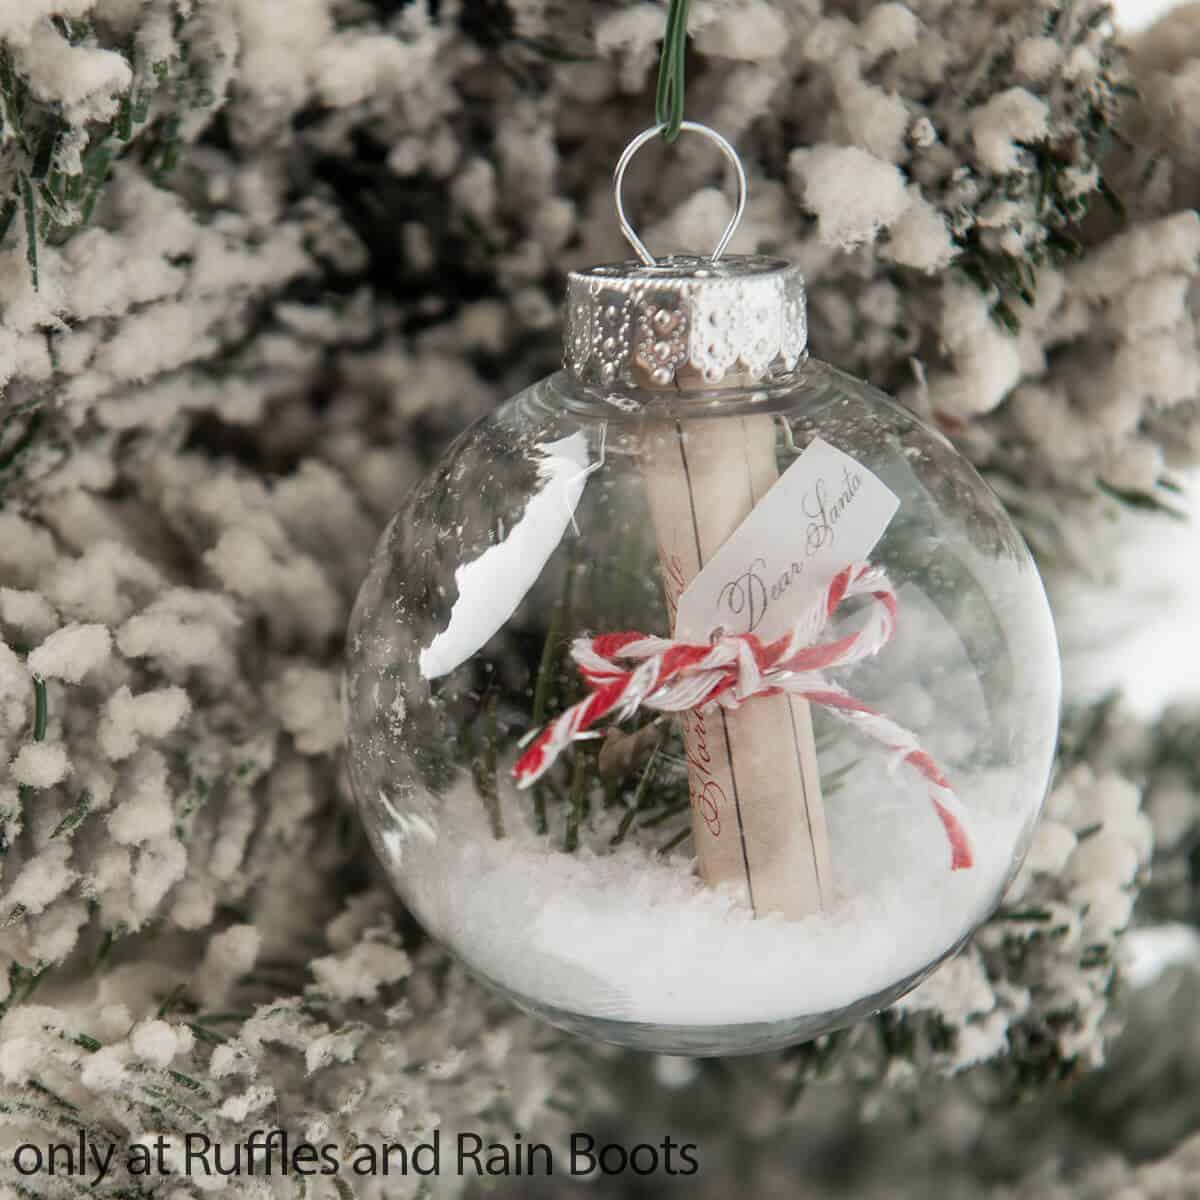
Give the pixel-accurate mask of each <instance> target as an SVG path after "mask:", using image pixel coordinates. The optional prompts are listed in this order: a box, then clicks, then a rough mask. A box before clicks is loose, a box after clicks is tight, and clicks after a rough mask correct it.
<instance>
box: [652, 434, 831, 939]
mask: <svg viewBox="0 0 1200 1200" xmlns="http://www.w3.org/2000/svg"><path fill="white" fill-rule="evenodd" d="M775 438H776V427H775V423H774V420H773V419H772V418H771V417H770V416H769V415H767V414H755V415H751V416H743V417H736V418H735V417H727V418H722V419H708V420H705V419H698V420H688V421H687V422H686V423H677V422H674V421H670V420H665V419H664V420H657V421H650V422H648V423H647V424H646V426H645V427H644V430H643V434H642V441H641V465H642V474H643V478H644V480H645V484H646V492H647V496H648V499H649V504H650V512H651V516H652V519H653V522H654V529H655V534H656V537H657V540H658V552H659V557H660V561H661V565H662V572H663V579H664V587H665V590H666V598H667V607H668V611H669V613H670V617H671V633H672V635H673V636H674V635H676V629H675V625H676V610H677V606H678V602H679V597H680V595H681V594H682V593H683V590H684V589H685V588H686V587H687V585H688V584H689V583H690V582H691V581H692V579H694V578H695V576H696V575H697V573H698V572H699V571H700V569H701V567H703V566H704V564H705V563H706V562H708V560H709V559H710V558H711V557H712V556H713V554H714V553H715V552H716V551H717V549H718V548H719V547H720V546H721V545H722V544H723V543H724V542H725V540H726V539H727V538H728V537H729V536H730V535H731V534H732V533H733V531H734V530H735V529H736V528H737V527H738V525H739V524H740V523H741V521H742V520H743V518H745V517H746V516H747V514H748V513H749V512H750V510H751V509H752V508H753V507H754V506H755V505H756V504H757V503H758V502H759V501H760V500H761V499H762V498H763V496H765V495H766V493H767V491H768V489H769V488H770V487H771V485H772V484H773V483H774V482H775V480H776V479H777V478H778V475H779V469H778V465H777V461H776V456H775ZM714 632H715V631H714ZM728 632H730V633H733V632H742V631H741V630H729V631H728ZM680 720H681V721H682V724H683V740H684V747H685V751H686V755H687V767H688V783H689V791H690V795H691V805H692V833H693V838H694V843H695V850H696V857H697V861H698V864H699V869H700V874H701V876H702V877H703V879H704V880H705V882H707V883H708V884H710V885H712V886H717V885H721V884H724V885H729V886H732V887H735V888H738V889H739V890H740V891H741V894H742V895H743V897H744V899H745V901H746V903H747V904H748V905H749V906H750V907H751V909H752V910H753V912H754V914H755V915H756V916H760V917H762V916H766V915H768V914H770V913H781V914H782V915H783V916H784V917H787V918H790V919H796V918H800V917H803V916H806V915H807V914H809V913H813V912H816V911H818V910H820V909H822V908H825V907H827V906H829V905H830V904H831V902H832V898H833V885H832V872H831V869H830V862H829V838H828V832H827V830H826V826H825V808H824V804H823V802H822V798H821V779H820V774H819V772H818V769H817V751H816V744H815V742H814V739H813V730H812V717H811V714H810V711H809V705H808V703H807V702H806V701H804V700H799V699H795V698H792V697H789V696H787V695H773V696H755V697H753V698H752V699H750V700H748V701H747V702H746V703H745V704H743V705H742V706H741V707H740V708H738V709H736V710H734V711H728V710H725V709H720V708H712V709H709V710H708V711H705V712H685V713H682V714H681V716H680Z"/></svg>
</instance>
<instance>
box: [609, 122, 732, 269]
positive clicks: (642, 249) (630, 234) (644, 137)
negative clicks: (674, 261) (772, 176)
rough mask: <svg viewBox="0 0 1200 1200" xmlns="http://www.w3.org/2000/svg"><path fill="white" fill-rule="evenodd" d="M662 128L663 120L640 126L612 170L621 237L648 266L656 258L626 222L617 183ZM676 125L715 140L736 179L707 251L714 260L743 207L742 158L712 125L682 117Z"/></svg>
mask: <svg viewBox="0 0 1200 1200" xmlns="http://www.w3.org/2000/svg"><path fill="white" fill-rule="evenodd" d="M666 128H667V126H666V123H665V122H664V123H663V124H660V125H652V126H651V127H650V128H649V129H644V130H642V132H641V133H639V134H638V135H637V137H635V138H634V139H633V140H632V141H631V142H630V143H629V145H628V146H626V147H625V149H624V151H622V153H621V157H620V158H619V159H618V160H617V165H616V169H615V170H614V171H613V199H614V201H615V203H616V208H617V221H618V223H619V224H620V226H621V232H622V233H623V234H624V235H625V240H626V241H627V242H628V243H629V244H630V245H631V246H632V247H633V249H634V253H635V254H636V255H637V256H638V258H640V259H641V260H642V262H643V263H645V264H646V266H648V267H656V266H658V260H657V259H656V258H655V257H654V255H653V254H651V253H650V251H649V250H647V249H646V243H645V242H643V241H642V239H641V238H640V237H639V236H638V234H637V230H635V229H634V227H633V226H632V225H631V224H630V223H629V218H628V216H626V214H625V203H624V201H623V200H622V198H621V187H622V185H623V184H624V182H625V171H626V168H627V167H628V166H629V163H630V160H631V159H632V158H633V156H634V155H635V154H636V153H637V152H638V151H639V150H640V149H641V148H642V147H643V146H644V145H645V144H646V143H647V142H648V141H650V140H651V139H652V138H655V137H657V136H658V135H659V134H660V133H662V132H663V131H664V130H665V129H666ZM679 128H680V129H681V130H687V131H688V132H689V133H701V134H703V135H704V136H705V137H706V138H708V140H709V141H710V142H713V143H715V144H716V145H717V147H718V148H719V149H720V151H721V153H722V154H724V155H725V158H726V159H727V160H728V162H729V163H730V165H731V166H732V167H733V171H734V175H735V177H736V179H737V203H736V205H735V206H734V210H733V216H732V217H731V218H730V219H729V224H728V225H726V226H725V232H724V233H723V234H721V240H720V241H719V242H717V245H716V249H714V250H713V252H712V254H710V255H709V261H710V262H716V261H717V259H718V258H720V257H721V255H722V254H724V253H725V247H726V246H728V245H729V239H730V238H732V237H733V235H734V233H735V232H736V231H737V227H738V225H739V224H740V223H741V220H742V214H743V213H744V212H745V211H746V172H745V170H744V169H743V168H742V160H741V159H740V158H739V157H738V153H737V151H736V150H735V149H734V148H733V147H732V146H731V145H730V144H729V142H728V141H727V140H726V139H725V138H723V137H722V136H721V135H720V134H719V133H718V132H717V131H716V130H715V129H710V128H709V127H708V126H707V125H701V124H700V123H699V122H698V121H684V122H682V123H681V124H680V126H679Z"/></svg>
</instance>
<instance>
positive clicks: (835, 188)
mask: <svg viewBox="0 0 1200 1200" xmlns="http://www.w3.org/2000/svg"><path fill="white" fill-rule="evenodd" d="M788 166H789V169H790V170H791V171H792V173H793V174H795V175H799V176H800V177H801V178H802V180H803V191H804V203H805V206H806V207H807V208H808V209H809V210H811V211H812V212H814V213H816V216H817V228H818V232H819V233H820V237H821V241H823V242H825V243H826V244H827V245H830V246H843V247H846V246H853V245H856V244H858V243H859V242H870V241H873V240H874V239H875V237H876V235H877V234H878V233H879V231H880V230H881V229H883V228H885V227H887V226H889V225H891V224H892V223H893V222H894V221H896V220H897V219H898V218H899V217H900V215H901V213H903V212H904V210H905V209H906V208H907V207H908V204H909V196H908V193H907V192H906V191H905V184H904V176H903V175H902V174H901V173H900V171H899V169H898V168H897V167H896V166H895V165H894V164H892V163H889V162H884V161H883V160H882V159H879V158H876V157H875V156H874V155H873V154H870V153H868V152H867V151H866V150H862V149H860V148H859V147H857V146H816V147H814V148H813V149H811V150H794V151H792V155H791V158H790V159H789V160H788Z"/></svg>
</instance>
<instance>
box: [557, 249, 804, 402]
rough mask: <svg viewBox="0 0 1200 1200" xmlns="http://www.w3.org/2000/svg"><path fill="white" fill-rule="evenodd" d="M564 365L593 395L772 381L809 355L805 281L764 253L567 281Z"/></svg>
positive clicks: (615, 268) (607, 268)
mask: <svg viewBox="0 0 1200 1200" xmlns="http://www.w3.org/2000/svg"><path fill="white" fill-rule="evenodd" d="M566 318H567V323H566V339H565V347H564V355H563V365H564V367H565V368H566V371H567V374H568V375H569V376H570V378H571V379H572V380H573V381H574V382H576V383H579V384H583V385H586V386H593V387H602V388H607V387H617V386H623V387H639V386H640V387H645V386H652V387H656V388H663V387H671V386H672V385H674V384H676V383H677V382H678V381H679V378H680V373H681V372H686V373H687V374H688V375H689V376H690V377H691V378H693V379H696V378H697V377H699V378H702V380H703V382H704V383H705V384H707V385H708V386H710V387H711V386H720V385H721V384H722V383H734V382H737V383H748V382H760V381H763V380H769V379H772V378H775V377H777V376H779V375H782V374H786V373H787V372H789V371H791V370H793V369H794V368H795V366H796V364H797V362H799V361H800V360H801V359H802V358H803V357H804V354H805V349H806V347H807V344H808V321H807V312H806V308H805V292H804V276H803V275H801V273H800V271H799V269H798V268H797V267H796V266H794V265H793V264H792V263H789V262H788V261H787V260H785V259H782V258H770V257H767V256H764V255H730V256H728V257H726V258H722V259H719V260H716V261H714V260H713V259H711V258H700V257H694V256H691V255H688V256H678V257H672V258H663V259H659V260H657V261H656V262H655V264H654V265H653V266H647V265H645V264H644V263H641V262H636V261H629V262H623V263H612V264H608V265H604V266H598V267H591V268H590V269H588V270H586V271H572V272H571V273H570V275H568V277H567V312H566Z"/></svg>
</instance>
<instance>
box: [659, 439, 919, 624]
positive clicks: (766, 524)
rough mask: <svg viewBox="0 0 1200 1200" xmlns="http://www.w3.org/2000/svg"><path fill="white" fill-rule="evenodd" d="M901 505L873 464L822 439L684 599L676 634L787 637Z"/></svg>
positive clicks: (712, 560)
mask: <svg viewBox="0 0 1200 1200" xmlns="http://www.w3.org/2000/svg"><path fill="white" fill-rule="evenodd" d="M899 507H900V501H899V500H897V499H896V497H895V495H893V493H892V492H891V491H890V490H889V489H888V488H887V487H886V486H885V485H884V484H883V483H882V482H881V481H880V480H879V479H878V478H876V476H874V475H872V474H871V472H870V471H868V470H867V468H866V467H864V466H863V465H862V464H861V463H859V462H856V461H855V460H854V459H853V458H851V457H850V456H849V455H848V454H843V453H842V451H841V450H838V449H837V448H836V447H834V446H831V445H830V444H829V443H828V442H825V441H822V440H821V439H820V438H814V439H813V440H812V441H811V442H810V443H809V444H808V446H807V447H806V448H805V449H804V452H803V453H802V454H801V455H800V457H799V458H797V459H796V461H795V462H794V463H792V465H791V466H790V467H788V469H787V470H786V471H784V473H783V474H782V475H781V476H780V477H779V479H778V480H777V481H776V482H775V483H774V484H773V485H772V487H771V489H770V491H768V492H767V494H766V495H765V496H764V497H763V498H762V500H760V501H759V503H758V504H756V505H755V506H754V508H753V509H752V510H751V512H750V514H749V515H748V516H747V517H746V519H745V520H744V521H742V523H741V524H740V525H739V526H738V527H737V529H735V530H734V531H733V533H732V534H731V535H730V537H729V539H728V540H727V541H726V542H725V543H724V545H722V546H721V548H720V549H719V550H718V551H717V552H716V553H715V554H714V555H713V556H712V558H710V559H709V560H708V562H707V563H705V564H704V567H703V568H702V569H701V571H700V572H699V574H697V576H696V577H695V579H693V580H692V582H691V583H690V584H689V585H688V587H687V589H686V590H685V591H684V592H683V594H682V595H681V596H680V597H679V611H678V614H677V617H676V625H675V636H676V637H678V638H683V639H685V640H688V641H697V642H706V641H708V640H709V639H710V637H711V636H712V634H713V632H714V630H716V629H722V630H724V632H725V633H727V634H739V633H756V634H758V636H759V637H760V638H763V639H765V640H770V639H772V638H777V637H779V636H781V635H782V634H784V633H786V632H787V631H788V629H790V628H791V626H792V623H793V622H794V621H795V620H796V618H797V617H798V616H799V615H800V612H801V611H802V609H803V608H804V606H805V604H808V603H810V602H811V601H812V599H813V597H814V596H816V595H817V594H818V593H819V592H820V591H821V590H822V589H824V588H826V587H828V586H829V582H830V580H831V579H833V577H834V576H835V575H836V574H837V573H838V571H840V570H841V569H842V568H843V567H844V566H846V564H847V563H851V562H858V561H861V560H863V559H865V558H866V557H867V556H868V555H869V554H870V553H871V551H872V550H873V549H874V548H875V544H876V543H877V542H878V541H879V539H880V538H881V537H882V536H883V533H884V530H885V529H887V527H888V524H889V523H890V522H891V519H892V517H894V516H895V515H896V510H897V509H898V508H899Z"/></svg>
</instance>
